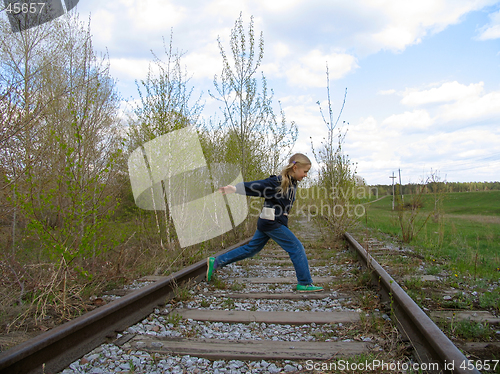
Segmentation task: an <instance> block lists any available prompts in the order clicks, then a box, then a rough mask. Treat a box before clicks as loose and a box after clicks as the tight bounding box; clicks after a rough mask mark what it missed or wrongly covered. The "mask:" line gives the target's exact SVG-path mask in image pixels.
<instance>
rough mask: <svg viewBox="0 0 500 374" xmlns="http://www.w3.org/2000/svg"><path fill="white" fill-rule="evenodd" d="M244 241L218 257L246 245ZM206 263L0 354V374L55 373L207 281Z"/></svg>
mask: <svg viewBox="0 0 500 374" xmlns="http://www.w3.org/2000/svg"><path fill="white" fill-rule="evenodd" d="M249 240H250V239H245V240H243V241H241V242H239V243H237V244H235V245H233V246H231V247H228V248H226V249H224V250H222V251H220V252H219V253H217V254H216V255H220V254H222V253H225V252H228V251H230V250H231V249H233V248H236V247H238V246H240V245H243V244H245V243H247V242H248V241H249ZM206 268H207V265H206V260H202V261H199V262H197V263H196V264H193V265H191V266H188V267H187V268H185V269H182V270H180V271H178V272H176V273H174V274H172V275H170V276H168V277H166V278H165V279H164V280H161V281H157V282H155V283H152V284H150V285H148V286H145V287H142V288H140V289H138V290H136V291H134V292H132V293H130V294H129V295H126V296H124V297H121V298H120V299H117V300H115V301H113V302H111V303H109V304H107V305H104V306H102V307H99V308H97V309H95V310H93V311H91V312H88V313H86V314H84V315H82V316H80V317H78V318H75V319H74V320H71V321H69V322H67V323H65V324H63V325H61V326H58V327H55V328H54V329H51V330H49V331H47V332H45V333H42V334H40V335H38V336H36V337H35V338H33V339H30V340H28V341H26V342H24V343H22V344H19V345H17V346H15V347H13V348H11V349H9V350H7V351H5V352H2V353H0V374H17V373H19V374H24V373H29V374H31V373H33V374H35V373H36V374H38V373H43V374H48V373H56V372H58V371H61V370H63V369H64V368H66V367H67V366H68V365H70V364H71V363H72V362H74V361H75V360H77V359H79V358H80V357H82V356H83V355H85V354H86V353H88V352H90V351H92V350H93V349H94V348H96V347H98V346H99V345H101V344H102V343H104V342H106V341H107V340H110V339H113V338H115V337H116V334H117V332H121V331H123V330H125V329H126V328H128V327H129V326H131V325H133V324H135V323H137V322H138V321H140V320H142V319H143V318H145V317H146V316H148V315H149V314H150V313H152V312H153V310H154V309H155V308H156V307H158V306H159V305H163V304H165V302H166V300H168V298H171V297H173V295H174V292H175V288H176V287H178V286H180V285H182V284H184V283H186V282H199V281H202V280H203V279H205V274H206Z"/></svg>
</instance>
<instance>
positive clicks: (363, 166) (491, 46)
mask: <svg viewBox="0 0 500 374" xmlns="http://www.w3.org/2000/svg"><path fill="white" fill-rule="evenodd" d="M76 11H77V12H78V13H80V15H81V17H82V19H84V20H85V19H87V18H88V17H89V15H91V19H92V22H91V28H92V34H93V42H94V46H95V48H96V49H97V50H98V51H106V50H107V52H108V54H109V59H110V64H111V74H112V75H113V76H114V77H115V78H116V79H117V80H118V84H117V88H118V90H119V91H120V93H121V95H122V96H123V98H124V99H127V100H133V99H137V97H138V95H137V89H136V86H135V83H134V82H135V80H136V79H143V78H144V77H145V76H146V73H147V68H148V63H149V62H150V61H151V57H152V55H151V50H153V51H154V52H155V53H157V54H159V55H161V53H162V51H163V39H162V38H163V37H164V38H165V39H166V40H167V42H168V39H169V37H170V33H171V30H173V45H174V47H175V48H177V49H179V50H182V51H183V52H185V55H184V57H183V61H182V62H183V64H185V66H186V69H187V71H188V74H189V75H190V76H191V77H192V78H191V81H190V84H191V85H192V86H193V87H194V89H195V95H194V96H195V97H197V96H198V95H202V102H203V103H204V104H205V110H204V112H203V116H205V117H210V116H213V115H215V114H218V115H219V117H220V113H217V105H215V103H214V101H213V99H211V98H210V97H209V95H208V90H212V91H213V90H214V88H213V83H212V81H213V76H214V75H215V74H219V73H220V71H221V68H222V59H221V57H220V53H219V49H218V46H217V37H218V36H220V38H221V40H222V42H223V43H224V46H225V48H226V50H228V49H229V44H228V40H229V35H230V30H231V28H232V27H233V26H234V22H235V20H236V19H237V18H238V16H239V14H240V12H242V14H243V20H244V24H245V26H248V22H249V19H250V16H253V17H254V21H255V30H256V31H257V32H259V33H260V31H262V32H263V33H264V42H265V52H264V60H263V64H262V66H261V70H262V71H263V73H264V75H265V76H266V78H267V81H268V86H269V88H272V89H273V90H274V97H275V101H276V105H277V101H278V100H279V101H280V102H281V105H282V107H283V109H284V111H285V113H286V117H287V119H288V120H290V121H295V122H296V124H297V125H298V127H299V139H298V141H297V143H296V146H295V148H294V151H297V152H303V153H306V154H308V155H311V156H312V153H311V150H310V139H309V137H310V136H312V137H313V140H314V142H315V144H319V142H320V140H321V138H322V137H323V136H325V135H326V127H325V125H324V123H323V122H322V119H321V116H320V113H319V109H318V105H317V104H316V102H317V101H320V102H321V103H322V107H323V108H326V69H325V66H326V63H327V62H328V66H329V70H330V88H331V96H332V100H333V109H334V111H335V112H338V110H339V109H340V107H341V105H342V100H343V95H344V91H345V89H346V88H347V90H348V94H347V100H346V105H345V109H344V112H343V115H342V121H346V122H348V123H349V124H348V125H347V126H344V129H347V130H348V132H347V136H346V138H345V145H344V150H345V151H346V153H348V155H349V157H350V159H351V160H352V161H353V162H356V163H357V171H358V174H359V175H360V176H361V177H363V178H365V179H366V181H367V182H368V183H369V184H377V183H382V184H390V183H391V179H389V176H390V175H391V174H392V172H393V171H394V172H397V171H398V169H401V176H402V181H403V183H408V182H419V181H421V180H422V179H423V178H425V177H426V176H428V175H429V174H430V173H431V171H433V172H437V173H438V175H439V177H440V178H441V179H442V180H448V181H462V182H467V181H493V180H497V181H498V180H500V146H499V144H500V126H499V124H500V1H493V0H475V1H466V0H421V1H418V2H416V1H403V0H385V1H384V0H351V1H349V2H347V1H340V0H323V1H319V0H316V1H311V0H308V1H305V0H288V1H284V0H274V1H269V0H253V1H238V0H204V1H201V0H194V1H186V0H182V1H181V0H155V1H153V0H149V1H146V0H145V1H131V0H115V1H113V2H102V1H97V0H80V3H79V4H78V7H77V10H76ZM342 121H341V122H342Z"/></svg>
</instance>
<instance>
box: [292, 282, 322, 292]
mask: <svg viewBox="0 0 500 374" xmlns="http://www.w3.org/2000/svg"><path fill="white" fill-rule="evenodd" d="M297 291H299V292H318V291H323V287H318V286H314V285H312V284H308V285H303V284H298V285H297Z"/></svg>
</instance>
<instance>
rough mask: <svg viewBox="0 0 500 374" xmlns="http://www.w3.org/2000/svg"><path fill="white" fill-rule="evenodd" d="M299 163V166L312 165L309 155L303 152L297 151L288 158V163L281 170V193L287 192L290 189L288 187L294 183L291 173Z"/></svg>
mask: <svg viewBox="0 0 500 374" xmlns="http://www.w3.org/2000/svg"><path fill="white" fill-rule="evenodd" d="M295 165H297V166H298V167H305V166H307V165H311V160H309V157H307V156H306V155H304V154H302V153H295V154H294V155H293V156H292V157H290V159H289V160H288V165H287V166H285V167H284V168H283V170H281V173H280V175H281V186H280V188H279V192H280V193H281V194H283V195H284V194H285V193H286V192H287V191H288V187H290V185H291V184H292V178H291V176H290V173H291V172H292V171H293V167H294V166H295Z"/></svg>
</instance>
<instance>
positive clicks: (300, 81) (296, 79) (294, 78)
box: [286, 49, 358, 87]
mask: <svg viewBox="0 0 500 374" xmlns="http://www.w3.org/2000/svg"><path fill="white" fill-rule="evenodd" d="M327 63H328V71H329V76H330V79H340V78H342V77H344V76H345V75H347V74H349V73H350V72H352V71H353V70H355V69H356V68H358V64H357V59H356V58H355V57H354V56H352V55H349V54H345V53H331V54H329V55H325V54H323V53H322V52H321V51H319V50H317V49H315V50H312V51H310V52H309V53H308V54H307V55H306V56H304V57H302V58H300V59H299V63H295V64H293V65H292V67H290V68H288V69H287V71H286V75H287V77H288V81H289V83H290V84H291V85H296V86H300V87H325V86H326V66H327Z"/></svg>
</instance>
